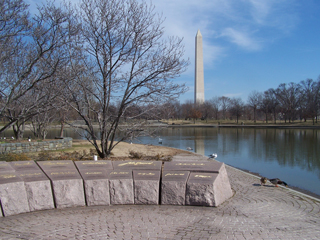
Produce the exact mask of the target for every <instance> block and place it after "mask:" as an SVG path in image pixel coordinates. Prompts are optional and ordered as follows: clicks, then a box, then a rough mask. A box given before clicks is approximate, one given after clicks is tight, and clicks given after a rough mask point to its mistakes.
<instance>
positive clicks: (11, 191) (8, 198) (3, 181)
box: [0, 172, 30, 216]
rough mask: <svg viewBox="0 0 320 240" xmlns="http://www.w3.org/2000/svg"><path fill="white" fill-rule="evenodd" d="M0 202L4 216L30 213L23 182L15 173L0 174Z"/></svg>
mask: <svg viewBox="0 0 320 240" xmlns="http://www.w3.org/2000/svg"><path fill="white" fill-rule="evenodd" d="M0 201H1V207H2V213H3V215H4V216H10V215H15V214H19V213H25V212H30V209H29V204H28V199H27V192H26V188H25V185H24V182H23V180H22V179H21V178H20V177H19V176H18V175H17V174H16V173H14V172H8V173H0Z"/></svg>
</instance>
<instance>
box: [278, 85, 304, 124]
mask: <svg viewBox="0 0 320 240" xmlns="http://www.w3.org/2000/svg"><path fill="white" fill-rule="evenodd" d="M299 88H300V86H299V85H298V84H296V83H293V82H291V83H289V84H285V83H282V84H280V85H279V87H278V88H277V89H275V91H274V93H275V95H276V97H277V99H278V101H279V104H280V106H281V109H282V111H283V114H284V116H285V120H287V119H288V120H289V122H290V121H294V119H295V117H296V115H297V109H298V107H299V104H300V101H301V95H300V90H299Z"/></svg>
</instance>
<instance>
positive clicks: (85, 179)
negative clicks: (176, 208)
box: [0, 160, 232, 217]
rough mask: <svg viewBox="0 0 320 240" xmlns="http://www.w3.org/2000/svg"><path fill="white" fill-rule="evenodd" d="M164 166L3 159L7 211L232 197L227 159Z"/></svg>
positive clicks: (0, 170) (1, 183)
mask: <svg viewBox="0 0 320 240" xmlns="http://www.w3.org/2000/svg"><path fill="white" fill-rule="evenodd" d="M162 164H163V163H162V162H152V161H133V160H130V161H122V162H119V161H116V162H112V161H87V162H83V161H79V162H73V161H70V160H66V161H42V162H37V163H36V162H34V161H21V162H11V163H7V162H2V163H1V164H0V201H1V208H2V213H3V216H10V215H15V214H19V213H24V212H30V211H38V210H44V209H52V208H66V207H77V206H85V205H87V206H93V205H106V206H107V205H117V204H140V205H141V204H155V205H157V204H164V205H198V206H210V207H217V206H218V205H220V204H221V203H223V202H224V201H226V200H227V199H228V198H230V197H231V196H232V190H231V186H230V182H229V178H228V175H227V172H226V168H225V165H224V163H220V162H217V161H215V162H212V161H210V162H206V161H204V162H199V161H194V162H188V164H184V163H181V162H180V164H178V165H177V164H174V165H172V164H168V163H167V162H166V163H165V164H164V165H165V167H164V168H166V169H167V170H166V171H164V170H163V171H161V166H162ZM199 164H200V165H199ZM114 167H115V168H116V169H113V168H114ZM8 189H9V190H8ZM0 217H1V215H0Z"/></svg>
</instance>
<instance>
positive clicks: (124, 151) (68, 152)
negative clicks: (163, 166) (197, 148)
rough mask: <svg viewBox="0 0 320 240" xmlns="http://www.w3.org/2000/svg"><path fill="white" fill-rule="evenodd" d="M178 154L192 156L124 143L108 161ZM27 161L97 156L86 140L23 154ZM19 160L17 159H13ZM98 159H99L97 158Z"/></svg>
mask: <svg viewBox="0 0 320 240" xmlns="http://www.w3.org/2000/svg"><path fill="white" fill-rule="evenodd" d="M179 153H184V154H192V153H191V152H189V151H184V150H179V149H175V148H169V147H163V146H153V145H145V144H129V143H126V142H121V143H119V144H118V145H117V146H116V147H115V148H114V149H113V151H112V154H111V156H109V157H108V159H109V160H125V159H140V160H156V161H170V160H171V159H172V157H173V156H174V155H177V154H179ZM25 155H26V156H27V157H28V159H32V160H40V161H45V160H73V161H78V160H93V156H94V155H97V153H96V151H95V149H94V148H93V146H92V145H91V144H90V143H89V142H88V141H86V140H73V145H72V148H68V149H64V150H57V151H43V152H39V153H28V154H25ZM15 158H19V157H17V156H16V157H15ZM98 159H100V158H98Z"/></svg>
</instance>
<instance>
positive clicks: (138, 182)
mask: <svg viewBox="0 0 320 240" xmlns="http://www.w3.org/2000/svg"><path fill="white" fill-rule="evenodd" d="M133 185H134V203H135V204H155V205H157V204H159V192H160V189H159V188H160V171H152V170H134V171H133Z"/></svg>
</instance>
